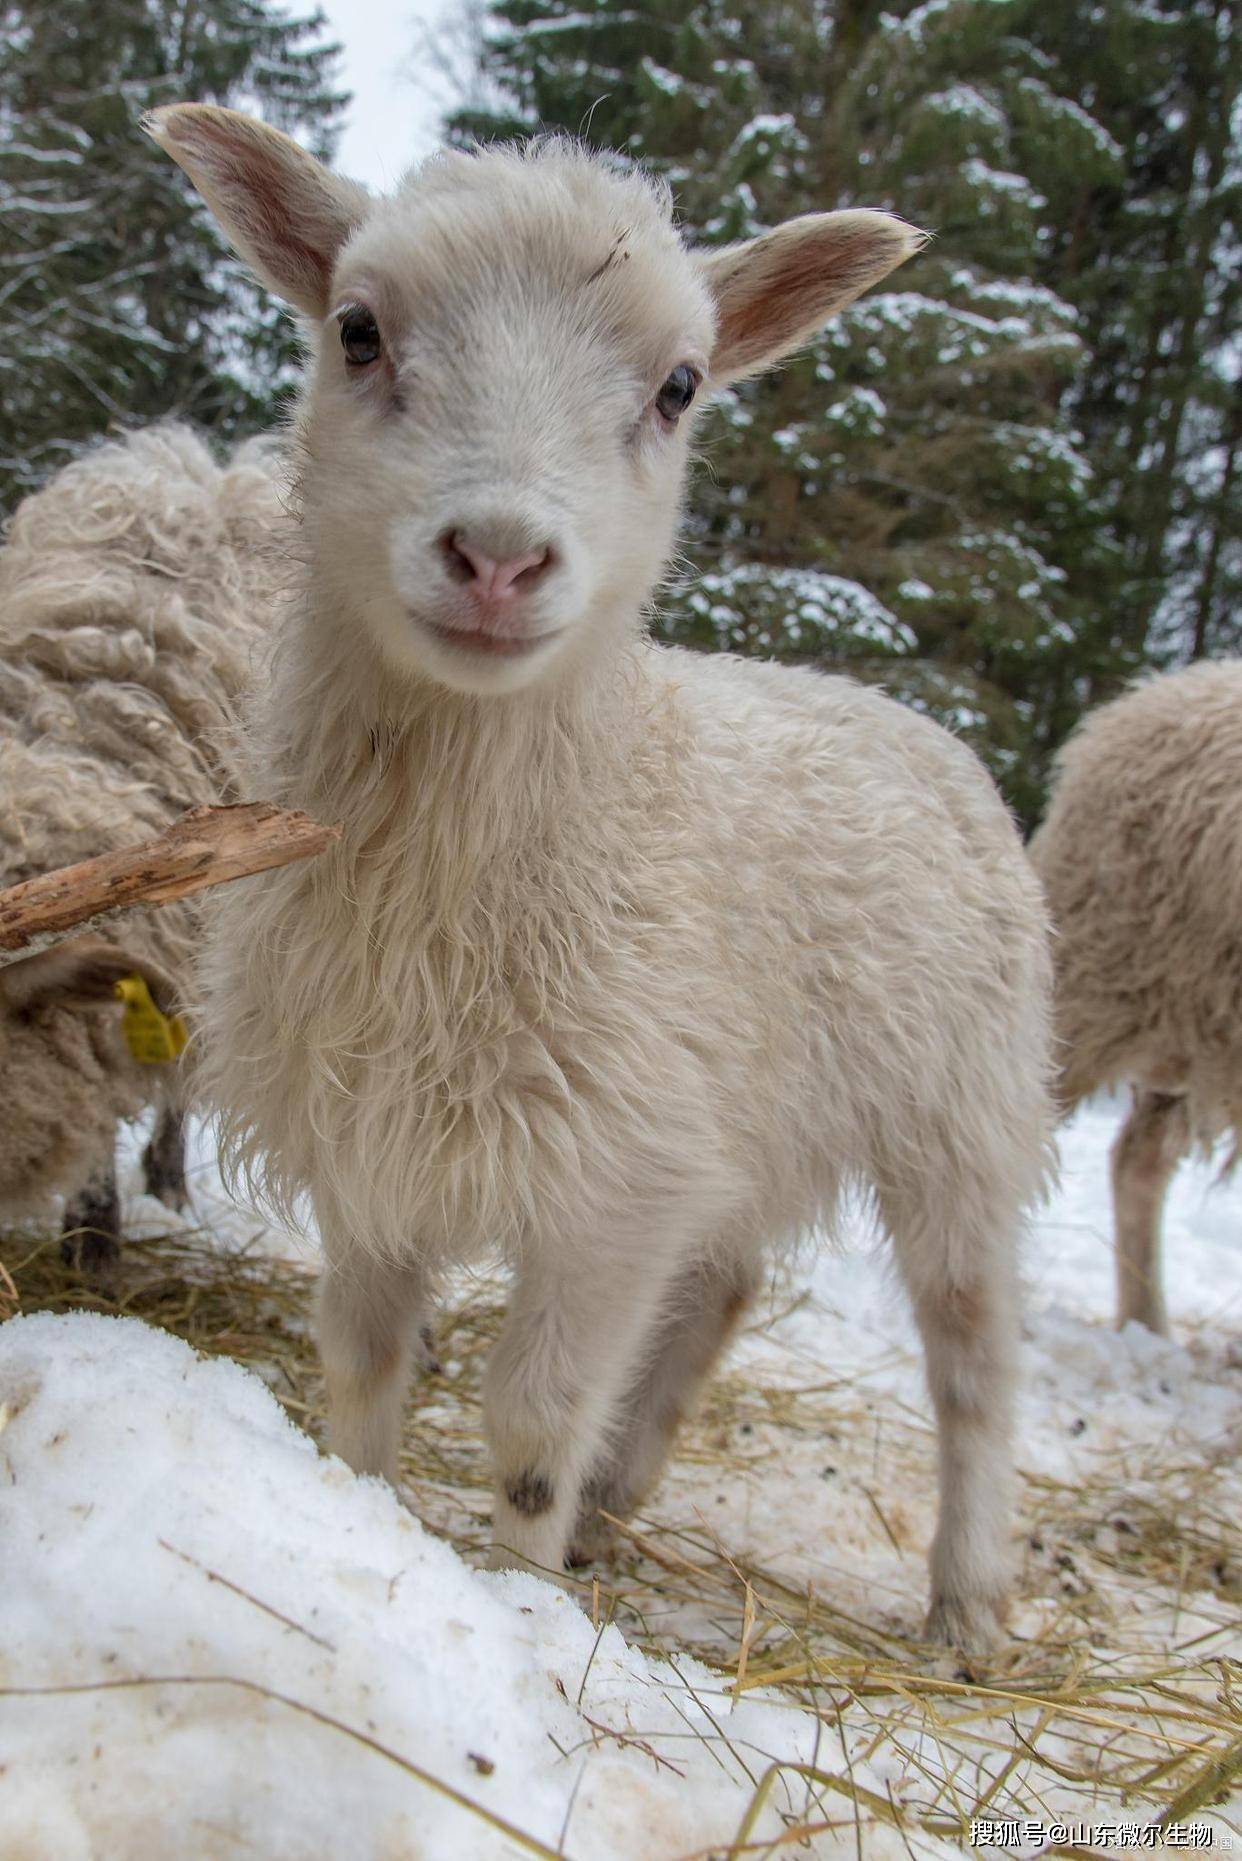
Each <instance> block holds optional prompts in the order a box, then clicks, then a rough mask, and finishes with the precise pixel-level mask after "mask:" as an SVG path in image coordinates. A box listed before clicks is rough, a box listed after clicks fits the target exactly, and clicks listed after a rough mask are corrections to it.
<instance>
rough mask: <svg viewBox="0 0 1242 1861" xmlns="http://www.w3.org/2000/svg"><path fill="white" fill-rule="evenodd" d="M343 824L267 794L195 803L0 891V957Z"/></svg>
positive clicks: (313, 840)
mask: <svg viewBox="0 0 1242 1861" xmlns="http://www.w3.org/2000/svg"><path fill="white" fill-rule="evenodd" d="M340 832H341V830H340V828H339V827H323V826H321V825H320V823H319V822H318V821H312V820H311V818H310V816H309V815H306V814H302V813H300V812H298V811H296V810H293V809H289V808H278V807H275V806H274V805H273V803H271V802H270V801H252V802H240V803H237V804H235V805H233V806H230V807H215V808H191V809H190V810H189V812H188V813H186V814H183V815H182V816H181V818H180V819H179V820H176V821H174V822H173V824H172V826H171V827H170V828H168V829H167V831H166V832H165V833H162V834H158V835H157V836H156V837H155V839H154V840H144V841H143V842H142V844H141V845H139V846H131V847H121V848H119V849H118V850H117V851H116V852H115V853H101V854H99V856H98V857H97V858H95V859H84V860H82V861H80V862H79V863H78V865H76V866H62V867H61V868H60V869H59V870H58V871H56V872H45V873H43V874H41V875H40V877H39V878H37V879H26V880H24V881H23V883H22V884H21V885H13V886H10V887H9V889H8V890H7V891H0V965H3V964H5V963H11V962H14V961H16V959H17V958H18V957H21V956H30V955H32V954H33V953H34V952H35V951H36V950H42V949H46V948H47V946H48V945H49V944H54V943H58V942H59V941H60V939H61V938H62V937H63V936H64V935H65V934H66V933H67V932H68V931H71V930H77V929H79V928H84V927H86V926H88V925H89V926H91V927H92V928H93V927H94V926H95V924H96V923H97V921H98V920H99V919H100V918H108V917H112V916H113V915H114V914H115V913H117V912H122V911H129V910H131V909H132V908H133V907H134V906H135V905H167V904H171V903H173V901H174V900H176V899H179V898H189V897H191V896H192V894H193V893H195V892H201V891H205V890H206V888H207V887H208V886H211V885H224V884H225V883H227V881H228V880H230V879H245V878H248V877H249V875H250V874H251V873H255V872H267V871H268V870H269V869H270V868H271V867H273V866H288V865H290V864H291V863H292V862H293V861H294V860H298V859H308V858H310V857H311V855H312V854H315V853H322V852H323V850H324V848H325V847H326V846H328V845H329V844H330V843H331V842H332V841H333V840H336V839H339V837H340Z"/></svg>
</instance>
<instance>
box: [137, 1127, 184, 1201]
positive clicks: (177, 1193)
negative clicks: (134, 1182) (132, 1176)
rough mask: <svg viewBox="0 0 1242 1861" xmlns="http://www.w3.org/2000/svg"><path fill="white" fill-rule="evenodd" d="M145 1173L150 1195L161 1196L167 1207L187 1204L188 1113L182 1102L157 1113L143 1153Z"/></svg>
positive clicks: (144, 1177)
mask: <svg viewBox="0 0 1242 1861" xmlns="http://www.w3.org/2000/svg"><path fill="white" fill-rule="evenodd" d="M142 1173H143V1181H144V1182H145V1184H146V1190H147V1194H148V1195H155V1196H158V1197H159V1199H160V1201H161V1202H162V1203H163V1204H164V1206H165V1208H172V1209H182V1208H184V1207H185V1206H186V1203H187V1202H188V1200H189V1195H188V1193H187V1190H186V1186H185V1113H184V1112H183V1111H182V1109H181V1107H180V1106H179V1105H162V1106H161V1107H160V1109H159V1111H158V1112H157V1113H156V1118H155V1124H154V1127H153V1128H152V1131H151V1138H150V1142H149V1143H148V1144H147V1146H146V1148H145V1149H144V1151H143V1153H142Z"/></svg>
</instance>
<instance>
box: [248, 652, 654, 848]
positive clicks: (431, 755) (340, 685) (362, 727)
mask: <svg viewBox="0 0 1242 1861" xmlns="http://www.w3.org/2000/svg"><path fill="white" fill-rule="evenodd" d="M346 637H347V636H346V633H345V630H343V629H340V628H337V629H336V630H335V632H334V633H332V634H327V635H326V636H325V632H324V630H322V629H317V628H314V627H307V628H306V629H304V630H302V631H301V632H300V634H299V635H297V636H295V637H293V638H291V639H290V640H289V641H287V642H286V650H285V652H284V655H283V663H282V666H281V670H280V674H279V676H278V678H277V680H276V683H275V687H274V689H273V692H272V695H271V699H270V703H269V726H270V727H269V730H268V732H267V735H268V739H269V741H274V742H275V743H276V744H278V745H279V748H278V750H277V753H276V756H275V758H274V759H273V763H272V767H271V771H270V774H271V780H272V784H273V785H274V786H275V787H276V788H277V790H278V791H279V792H280V794H281V796H282V798H286V799H288V800H290V801H293V802H295V803H296V804H297V805H299V806H303V807H308V808H310V809H311V810H312V811H316V810H318V811H321V812H322V814H323V816H324V817H325V818H329V819H332V820H336V821H340V822H341V823H342V825H343V828H344V843H345V847H346V848H348V849H352V851H353V853H354V854H361V853H363V852H364V850H365V852H366V854H367V855H368V856H371V857H373V856H374V855H375V854H376V853H377V852H378V848H379V845H380V843H381V842H383V843H384V845H385V847H386V850H387V851H388V853H390V854H391V853H397V852H400V851H402V850H404V851H410V852H412V851H413V850H414V846H415V844H417V847H418V854H419V859H420V861H426V860H427V859H428V858H429V857H436V856H437V853H436V850H437V849H438V858H439V860H442V861H443V862H445V863H446V864H447V865H448V866H451V867H452V868H453V870H454V871H455V872H456V874H457V877H458V879H461V878H462V877H464V876H465V869H466V868H467V867H469V868H473V869H475V870H478V869H479V868H481V867H482V866H486V865H489V864H490V863H491V862H492V860H493V859H494V858H495V857H496V856H497V855H498V854H499V853H501V851H502V850H503V849H508V851H509V853H510V854H512V852H513V851H514V850H515V849H516V848H517V847H518V846H520V845H521V844H522V843H523V842H524V841H529V840H531V839H532V838H536V837H538V838H543V837H544V836H545V835H546V834H547V833H548V832H549V831H555V828H556V825H557V823H558V822H561V821H563V820H564V819H565V818H566V815H567V813H569V812H572V811H579V810H581V809H582V808H583V807H584V806H589V805H591V800H592V798H593V797H594V798H597V799H598V798H602V797H605V796H606V795H607V793H608V792H609V789H610V788H612V790H613V792H615V788H616V783H615V780H614V779H612V778H610V774H609V771H610V770H613V769H615V767H616V764H617V762H618V760H624V759H626V758H627V757H628V756H629V754H630V752H631V746H632V744H633V740H634V737H635V733H636V732H637V731H638V730H639V729H640V728H641V714H642V705H641V702H639V701H638V690H639V687H640V686H641V682H642V681H641V676H640V674H639V673H638V664H637V655H638V654H639V653H640V652H641V650H642V649H641V647H640V646H639V645H638V644H637V643H634V642H630V643H628V644H627V645H625V646H623V647H614V648H612V649H611V650H610V651H609V652H608V653H607V654H606V655H603V656H601V658H600V660H598V661H594V662H592V663H591V664H590V665H589V666H588V667H575V668H573V669H572V671H571V672H570V674H569V675H567V676H564V677H561V678H558V679H554V680H551V681H549V682H548V683H547V684H546V685H543V684H541V685H538V686H536V687H535V688H534V689H533V690H530V691H526V692H519V693H514V694H510V695H508V696H504V697H474V696H469V695H465V694H461V693H456V692H452V691H449V690H446V689H445V688H443V687H441V686H438V685H434V684H431V683H430V682H429V681H425V680H421V679H411V678H403V677H401V676H400V675H398V674H395V673H394V672H393V671H392V670H391V669H390V668H388V667H387V666H386V665H385V664H384V663H383V661H382V660H381V659H380V657H379V655H378V654H377V653H375V652H373V651H372V650H371V649H369V648H368V647H367V646H366V645H365V644H362V643H360V642H359V640H358V638H357V635H356V634H355V635H354V636H353V638H352V641H351V642H350V644H349V650H345V646H344V641H345V639H346Z"/></svg>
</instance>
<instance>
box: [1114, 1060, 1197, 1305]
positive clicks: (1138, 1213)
mask: <svg viewBox="0 0 1242 1861" xmlns="http://www.w3.org/2000/svg"><path fill="white" fill-rule="evenodd" d="M1189 1143H1190V1123H1189V1120H1188V1118H1187V1115H1186V1101H1185V1099H1184V1098H1179V1097H1176V1096H1174V1095H1171V1094H1169V1093H1165V1092H1148V1091H1146V1090H1144V1089H1143V1088H1139V1089H1137V1090H1136V1091H1135V1094H1134V1103H1133V1105H1132V1106H1131V1108H1130V1115H1129V1117H1128V1118H1127V1119H1126V1121H1125V1123H1124V1124H1123V1125H1122V1127H1121V1130H1120V1131H1119V1132H1118V1134H1117V1140H1116V1142H1115V1143H1114V1145H1113V1155H1112V1174H1113V1214H1114V1221H1115V1226H1116V1235H1117V1324H1118V1326H1119V1327H1120V1326H1121V1325H1124V1324H1126V1323H1128V1322H1129V1320H1130V1319H1135V1320H1137V1322H1138V1323H1139V1324H1140V1325H1146V1326H1147V1329H1148V1330H1149V1331H1155V1332H1157V1333H1158V1334H1159V1335H1160V1336H1161V1337H1167V1336H1168V1334H1169V1320H1168V1315H1167V1313H1166V1311H1165V1308H1164V1289H1163V1286H1162V1284H1161V1273H1160V1218H1161V1214H1162V1213H1163V1210H1164V1198H1165V1194H1166V1192H1167V1190H1168V1187H1169V1179H1170V1177H1171V1176H1172V1174H1173V1171H1174V1170H1175V1169H1176V1168H1177V1165H1178V1163H1179V1162H1180V1160H1181V1158H1182V1157H1183V1156H1184V1155H1185V1153H1186V1150H1187V1148H1188V1146H1189Z"/></svg>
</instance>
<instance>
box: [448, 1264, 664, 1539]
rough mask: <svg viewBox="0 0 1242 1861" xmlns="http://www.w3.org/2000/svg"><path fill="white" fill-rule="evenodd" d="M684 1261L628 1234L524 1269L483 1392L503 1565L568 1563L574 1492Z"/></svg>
mask: <svg viewBox="0 0 1242 1861" xmlns="http://www.w3.org/2000/svg"><path fill="white" fill-rule="evenodd" d="M681 1257H683V1250H682V1249H681V1248H680V1247H679V1246H678V1245H677V1244H676V1243H675V1242H674V1243H670V1244H663V1245H662V1244H661V1242H660V1241H648V1242H646V1243H645V1244H641V1245H640V1244H637V1243H636V1242H635V1238H634V1235H633V1233H632V1232H631V1233H628V1234H624V1235H619V1236H617V1237H615V1239H611V1238H609V1237H607V1236H603V1235H599V1236H596V1237H595V1244H594V1245H592V1246H591V1247H584V1246H583V1245H582V1244H581V1242H580V1241H577V1240H575V1242H574V1243H573V1244H572V1246H569V1247H566V1248H563V1249H562V1248H555V1247H545V1248H542V1249H540V1251H539V1252H538V1253H535V1254H532V1255H531V1257H530V1258H528V1259H527V1260H526V1261H524V1262H523V1266H522V1270H521V1272H520V1274H519V1277H518V1282H517V1286H516V1288H515V1292H514V1297H513V1301H512V1304H511V1306H510V1309H509V1315H508V1318H507V1319H506V1321H505V1326H504V1329H503V1331H502V1332H501V1335H500V1339H499V1341H498V1343H497V1345H496V1349H495V1351H494V1352H493V1354H492V1359H491V1362H490V1364H489V1365H488V1370H487V1378H486V1383H485V1387H484V1423H485V1426H486V1429H487V1434H488V1438H489V1441H490V1443H491V1448H492V1461H493V1468H494V1474H495V1505H494V1511H493V1525H492V1537H493V1543H494V1547H495V1548H494V1550H493V1553H492V1562H493V1565H494V1566H495V1567H497V1568H501V1569H505V1568H509V1567H517V1568H521V1567H523V1566H525V1567H528V1568H532V1569H536V1570H541V1571H544V1572H545V1573H546V1572H559V1571H560V1570H561V1568H562V1567H563V1563H564V1556H565V1549H566V1544H567V1541H568V1538H569V1533H570V1530H571V1528H572V1526H573V1523H574V1520H575V1517H576V1514H577V1508H578V1496H579V1494H580V1493H581V1491H582V1488H583V1484H584V1482H585V1480H586V1477H587V1475H588V1473H589V1471H590V1469H591V1468H592V1467H593V1466H594V1465H595V1463H596V1462H597V1460H598V1459H599V1457H600V1454H601V1452H602V1450H603V1448H604V1444H605V1441H606V1440H607V1438H608V1434H609V1431H610V1428H611V1426H612V1424H613V1422H614V1421H615V1419H616V1418H617V1415H618V1411H619V1409H620V1407H621V1405H622V1403H623V1402H624V1399H625V1393H626V1391H627V1389H628V1388H629V1387H630V1386H631V1384H632V1382H633V1380H634V1377H635V1375H636V1372H637V1368H638V1365H639V1363H640V1361H641V1359H642V1352H643V1347H644V1344H645V1343H646V1341H647V1339H648V1337H649V1336H650V1334H651V1331H652V1328H653V1326H654V1325H655V1323H656V1321H657V1317H658V1314H659V1312H660V1309H661V1306H662V1304H663V1302H664V1299H665V1297H666V1296H667V1293H668V1290H669V1287H670V1284H671V1282H672V1281H673V1279H675V1278H676V1275H677V1270H678V1265H679V1260H680V1258H681Z"/></svg>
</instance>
